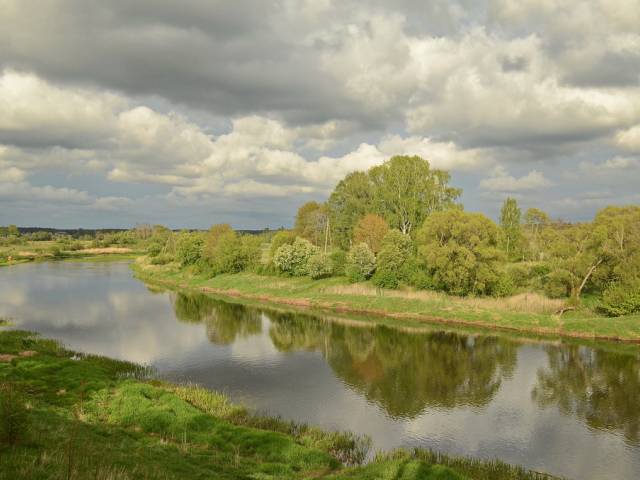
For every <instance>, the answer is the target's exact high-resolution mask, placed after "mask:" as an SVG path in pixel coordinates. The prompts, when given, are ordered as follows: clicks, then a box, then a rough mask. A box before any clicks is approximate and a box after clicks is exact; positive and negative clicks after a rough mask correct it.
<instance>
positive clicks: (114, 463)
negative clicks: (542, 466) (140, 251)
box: [0, 330, 550, 480]
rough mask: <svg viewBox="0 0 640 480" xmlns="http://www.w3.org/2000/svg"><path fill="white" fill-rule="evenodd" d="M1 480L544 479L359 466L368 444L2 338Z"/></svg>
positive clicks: (480, 468) (16, 336)
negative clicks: (94, 479) (146, 479)
mask: <svg viewBox="0 0 640 480" xmlns="http://www.w3.org/2000/svg"><path fill="white" fill-rule="evenodd" d="M0 389H1V391H2V395H1V397H0V398H1V401H0V409H1V410H2V412H1V413H2V415H0V419H1V420H0V479H9V478H11V479H21V478H30V479H44V478H46V479H52V478H54V479H55V478H61V479H62V478H65V479H70V478H73V479H88V478H99V479H129V478H159V479H173V478H180V479H184V478H222V479H249V478H253V479H257V478H260V479H276V478H277V479H303V478H304V479H306V478H324V479H334V480H338V479H347V478H350V479H383V478H402V479H406V480H411V479H416V480H417V479H425V480H430V479H431V480H461V479H466V478H474V479H477V480H482V479H494V480H500V479H504V480H508V479H514V480H516V479H523V480H531V479H543V478H550V477H547V476H544V475H541V474H537V473H533V472H525V471H524V470H522V469H521V468H518V467H511V466H508V465H505V464H502V463H500V462H484V461H479V460H470V459H465V458H453V457H447V456H442V455H437V454H435V453H432V452H429V451H420V450H416V451H412V452H408V451H396V452H392V453H390V454H385V455H378V456H377V457H376V458H375V459H374V460H373V461H372V462H370V463H368V464H367V465H364V466H358V465H355V466H350V467H349V466H346V465H347V464H359V463H361V462H362V460H363V459H364V458H365V455H366V453H367V448H368V445H369V444H368V442H367V441H366V439H362V438H358V437H356V436H354V435H352V434H349V433H335V432H323V431H321V430H319V429H317V428H313V427H309V426H306V425H296V424H293V423H291V422H287V421H283V420H280V419H277V418H271V417H265V416H256V415H254V414H252V413H251V412H248V411H247V409H245V408H244V407H242V406H239V405H235V404H233V403H231V402H230V401H229V400H228V399H227V398H226V397H225V396H224V395H221V394H219V393H216V392H211V391H208V390H204V389H201V388H198V387H191V386H177V385H172V384H168V383H164V382H160V381H157V380H153V379H152V378H151V377H150V372H149V370H148V369H145V368H143V367H141V366H139V365H135V364H131V363H127V362H122V361H117V360H112V359H108V358H105V357H99V356H93V355H83V354H78V353H75V352H72V351H69V350H66V349H64V348H62V347H61V346H60V345H58V344H57V343H56V342H54V341H51V340H46V339H41V338H39V337H37V336H36V335H34V334H32V333H29V332H24V331H15V330H13V331H12V330H0Z"/></svg>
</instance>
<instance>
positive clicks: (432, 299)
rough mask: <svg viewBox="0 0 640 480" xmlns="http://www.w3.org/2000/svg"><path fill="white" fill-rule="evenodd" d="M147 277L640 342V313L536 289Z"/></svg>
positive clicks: (145, 276) (219, 290) (344, 308)
mask: <svg viewBox="0 0 640 480" xmlns="http://www.w3.org/2000/svg"><path fill="white" fill-rule="evenodd" d="M133 268H134V270H135V272H136V275H137V276H138V277H139V278H140V279H142V280H144V281H148V282H155V283H158V284H163V285H166V286H169V287H173V288H184V289H193V290H199V291H202V292H209V293H216V294H221V295H228V296H234V297H242V298H247V299H253V300H259V301H266V302H271V303H275V304H282V305H290V306H296V307H310V308H314V309H324V310H330V311H338V312H353V313H359V314H368V315H374V316H385V317H389V318H393V319H395V320H397V321H407V320H411V321H424V322H432V323H446V324H454V325H467V326H473V327H480V328H489V329H501V330H509V331H518V332H527V333H531V334H536V335H553V336H567V337H574V338H586V339H602V340H617V341H630V342H640V315H630V316H626V317H618V318H609V317H601V316H598V315H596V314H594V313H593V312H591V311H590V310H589V309H587V308H585V309H581V310H578V311H575V312H574V311H570V312H566V313H564V314H563V315H557V314H555V312H556V311H557V310H558V307H559V306H560V305H559V304H558V302H557V301H554V300H549V299H546V298H544V297H541V296H539V295H536V294H528V295H525V294H521V295H517V296H515V297H510V298H497V299H496V298H460V297H453V296H449V295H446V294H443V293H437V292H430V291H415V290H381V289H377V288H375V287H374V286H372V285H370V284H369V283H360V284H349V283H348V282H347V280H346V279H344V278H340V277H338V278H335V277H334V278H328V279H323V280H311V279H309V278H306V277H298V278H286V277H274V276H261V275H257V274H254V273H246V272H245V273H239V274H224V275H218V276H216V277H214V278H210V279H207V278H204V277H202V276H200V275H198V274H196V273H194V272H193V270H191V269H181V268H179V267H178V266H177V265H176V264H168V265H150V264H149V263H148V262H146V261H145V259H144V258H141V259H139V261H138V262H136V263H135V264H134V265H133Z"/></svg>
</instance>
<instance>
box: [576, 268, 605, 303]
mask: <svg viewBox="0 0 640 480" xmlns="http://www.w3.org/2000/svg"><path fill="white" fill-rule="evenodd" d="M602 260H603V259H602V258H601V259H599V260H598V261H597V262H596V263H595V264H593V265H591V267H589V270H588V271H587V274H586V275H585V276H584V278H583V279H582V283H580V286H579V287H578V288H577V289H575V290H574V292H573V295H572V296H573V298H574V300H575V302H576V304H577V303H578V301H579V300H580V294H581V293H582V289H583V288H584V286H585V285H586V284H587V282H588V281H589V279H590V278H591V275H593V272H595V271H596V268H598V266H599V265H600V264H601V263H602Z"/></svg>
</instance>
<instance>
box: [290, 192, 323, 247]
mask: <svg viewBox="0 0 640 480" xmlns="http://www.w3.org/2000/svg"><path fill="white" fill-rule="evenodd" d="M327 222H328V215H327V207H326V205H324V204H321V203H318V202H307V203H305V204H304V205H302V206H301V207H300V208H299V209H298V213H297V215H296V222H295V226H294V228H293V231H294V233H295V235H297V236H298V237H302V238H306V239H307V240H309V241H310V242H311V243H313V244H314V245H321V244H324V240H325V236H326V229H327Z"/></svg>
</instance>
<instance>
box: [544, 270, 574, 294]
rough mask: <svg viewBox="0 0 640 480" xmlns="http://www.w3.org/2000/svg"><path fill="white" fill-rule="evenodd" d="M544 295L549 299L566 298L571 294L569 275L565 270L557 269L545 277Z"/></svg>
mask: <svg viewBox="0 0 640 480" xmlns="http://www.w3.org/2000/svg"><path fill="white" fill-rule="evenodd" d="M544 293H545V295H547V297H549V298H563V297H568V296H569V295H570V293H571V274H570V273H569V272H568V271H566V270H562V269H557V270H554V271H552V272H551V273H549V274H548V275H546V276H545V278H544Z"/></svg>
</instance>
